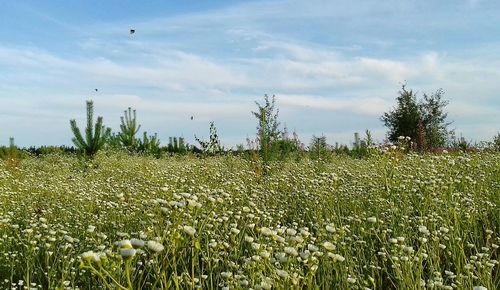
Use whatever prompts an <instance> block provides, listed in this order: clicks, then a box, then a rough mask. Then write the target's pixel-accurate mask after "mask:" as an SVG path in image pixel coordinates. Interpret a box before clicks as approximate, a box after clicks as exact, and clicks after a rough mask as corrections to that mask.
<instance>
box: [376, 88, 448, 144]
mask: <svg viewBox="0 0 500 290" xmlns="http://www.w3.org/2000/svg"><path fill="white" fill-rule="evenodd" d="M442 96H443V90H442V89H439V90H437V91H436V92H435V93H433V94H431V95H427V94H424V98H423V100H420V101H418V100H417V95H416V93H414V92H413V90H408V89H406V85H403V86H402V89H401V90H400V91H399V96H398V97H397V98H396V102H397V105H396V107H394V108H393V109H392V110H390V111H389V112H385V113H384V114H383V115H382V116H381V118H380V119H381V121H382V122H383V123H384V125H385V126H386V127H387V128H388V129H389V132H388V133H387V137H388V139H389V141H391V142H393V143H396V142H397V141H398V137H399V136H405V137H410V138H411V140H413V141H415V142H417V147H418V148H419V149H421V150H425V149H427V148H428V147H430V148H435V147H443V146H445V145H446V142H447V141H448V139H449V137H450V135H451V134H450V133H451V131H448V129H447V127H448V125H450V123H447V122H446V121H445V120H446V117H447V113H445V112H444V107H446V106H447V105H448V102H447V101H444V100H442Z"/></svg>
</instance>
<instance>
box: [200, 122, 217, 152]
mask: <svg viewBox="0 0 500 290" xmlns="http://www.w3.org/2000/svg"><path fill="white" fill-rule="evenodd" d="M209 131H210V139H209V140H208V141H204V140H201V139H200V138H198V137H196V135H195V136H194V138H195V139H196V141H197V142H198V144H200V147H201V151H202V152H203V154H205V155H217V154H221V153H223V152H224V148H222V146H221V145H220V141H219V135H217V128H216V127H215V124H214V122H210V129H209Z"/></svg>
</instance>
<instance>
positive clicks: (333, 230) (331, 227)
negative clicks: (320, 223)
mask: <svg viewBox="0 0 500 290" xmlns="http://www.w3.org/2000/svg"><path fill="white" fill-rule="evenodd" d="M326 230H327V231H328V232H330V233H335V227H334V226H332V225H326Z"/></svg>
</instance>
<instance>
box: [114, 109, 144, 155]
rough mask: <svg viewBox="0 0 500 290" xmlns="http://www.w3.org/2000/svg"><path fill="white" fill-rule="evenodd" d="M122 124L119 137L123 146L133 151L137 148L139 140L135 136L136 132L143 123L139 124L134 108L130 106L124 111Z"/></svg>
mask: <svg viewBox="0 0 500 290" xmlns="http://www.w3.org/2000/svg"><path fill="white" fill-rule="evenodd" d="M120 119H121V124H120V130H121V132H120V133H119V134H118V139H119V140H120V143H121V144H122V146H123V147H125V148H127V149H128V150H130V151H132V150H134V149H135V148H136V146H137V143H138V140H137V139H136V138H135V134H137V132H139V129H140V128H141V125H138V124H137V116H136V111H135V110H133V111H132V108H130V107H129V108H128V110H125V111H124V113H123V116H122V117H120Z"/></svg>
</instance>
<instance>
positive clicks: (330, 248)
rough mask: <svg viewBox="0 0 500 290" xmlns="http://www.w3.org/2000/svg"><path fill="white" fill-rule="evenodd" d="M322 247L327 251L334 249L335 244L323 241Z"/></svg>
mask: <svg viewBox="0 0 500 290" xmlns="http://www.w3.org/2000/svg"><path fill="white" fill-rule="evenodd" d="M323 247H324V248H325V249H326V250H328V251H333V250H335V245H334V244H332V243H330V242H324V243H323Z"/></svg>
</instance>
